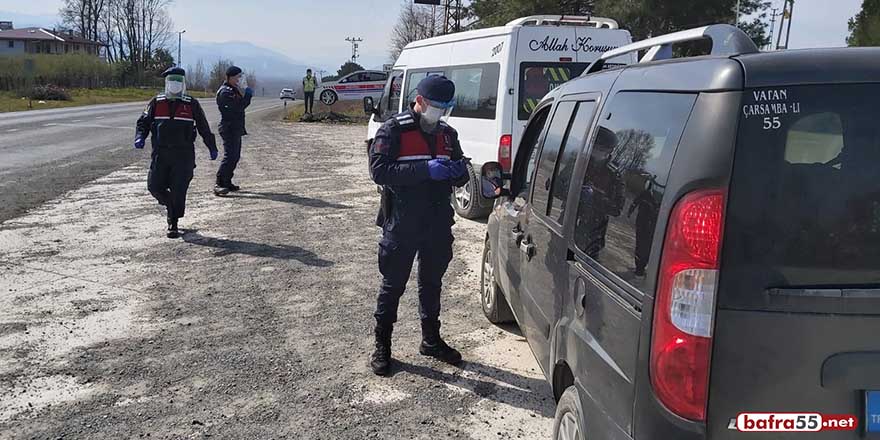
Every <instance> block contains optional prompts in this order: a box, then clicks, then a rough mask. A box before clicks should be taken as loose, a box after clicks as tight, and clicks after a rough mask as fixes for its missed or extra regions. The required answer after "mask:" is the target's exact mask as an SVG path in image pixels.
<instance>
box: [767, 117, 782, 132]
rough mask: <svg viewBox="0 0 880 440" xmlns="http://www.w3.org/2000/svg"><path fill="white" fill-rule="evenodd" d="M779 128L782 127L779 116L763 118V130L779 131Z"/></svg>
mask: <svg viewBox="0 0 880 440" xmlns="http://www.w3.org/2000/svg"><path fill="white" fill-rule="evenodd" d="M779 127H782V121H780V120H779V116H774V117H772V118H764V130H779Z"/></svg>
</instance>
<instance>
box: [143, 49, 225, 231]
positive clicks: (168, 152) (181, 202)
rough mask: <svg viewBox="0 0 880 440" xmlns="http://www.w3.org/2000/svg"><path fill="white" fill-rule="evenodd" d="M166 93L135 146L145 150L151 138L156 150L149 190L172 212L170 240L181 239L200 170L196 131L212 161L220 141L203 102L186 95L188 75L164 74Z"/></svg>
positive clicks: (152, 107) (148, 112)
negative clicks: (180, 224) (192, 185)
mask: <svg viewBox="0 0 880 440" xmlns="http://www.w3.org/2000/svg"><path fill="white" fill-rule="evenodd" d="M162 76H163V77H165V93H162V94H159V95H158V96H156V97H155V98H153V99H152V100H150V103H149V104H148V105H147V108H146V109H145V110H144V113H143V114H142V115H141V117H140V118H139V119H138V121H137V130H136V133H135V139H134V147H135V148H137V149H142V148H144V145H145V143H146V139H147V136H151V135H152V138H151V141H152V146H153V151H152V154H151V156H152V161H151V162H150V172H149V174H148V176H147V188H148V189H149V191H150V194H152V195H153V197H155V198H156V200H157V201H158V202H159V204H160V205H163V206H165V208H166V209H167V211H168V232H167V237H168V238H177V237H179V236H180V231H179V230H178V228H177V220H178V219H179V218H181V217H183V215H184V213H185V210H186V192H187V190H189V183H190V181H191V180H192V178H193V170H194V169H195V167H196V157H195V154H196V153H195V141H196V132H197V131H198V133H199V135H201V136H202V140H203V141H204V142H205V145H207V146H208V151H210V153H211V160H215V159H217V142H216V139H215V138H214V134H213V133H211V126H210V125H209V124H208V120H207V118H205V112H204V111H203V110H202V106H201V105H200V104H199V101H198V100H196V99H195V98H193V97H190V96H188V95H187V94H186V72H185V71H184V70H183V69H182V68H180V67H172V68H170V69H168V70H166V71H165V72H164V73H162Z"/></svg>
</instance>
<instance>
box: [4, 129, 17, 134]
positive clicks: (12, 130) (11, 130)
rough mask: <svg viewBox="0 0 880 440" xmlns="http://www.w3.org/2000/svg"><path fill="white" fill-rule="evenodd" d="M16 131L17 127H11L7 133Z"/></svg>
mask: <svg viewBox="0 0 880 440" xmlns="http://www.w3.org/2000/svg"><path fill="white" fill-rule="evenodd" d="M16 131H18V129H17V128H10V129H9V130H6V132H7V133H14V132H16Z"/></svg>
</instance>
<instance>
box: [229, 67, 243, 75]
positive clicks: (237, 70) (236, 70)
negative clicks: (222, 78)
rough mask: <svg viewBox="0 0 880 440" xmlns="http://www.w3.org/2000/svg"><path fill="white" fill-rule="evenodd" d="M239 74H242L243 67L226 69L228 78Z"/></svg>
mask: <svg viewBox="0 0 880 440" xmlns="http://www.w3.org/2000/svg"><path fill="white" fill-rule="evenodd" d="M239 73H241V67H238V66H229V68H228V69H226V76H235V75H238V74H239Z"/></svg>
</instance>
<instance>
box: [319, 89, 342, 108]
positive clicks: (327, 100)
mask: <svg viewBox="0 0 880 440" xmlns="http://www.w3.org/2000/svg"><path fill="white" fill-rule="evenodd" d="M320 99H321V102H323V103H324V105H333V104H336V101H337V100H338V99H339V97H338V96H336V92H334V91H333V90H324V91H323V92H321V97H320Z"/></svg>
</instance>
